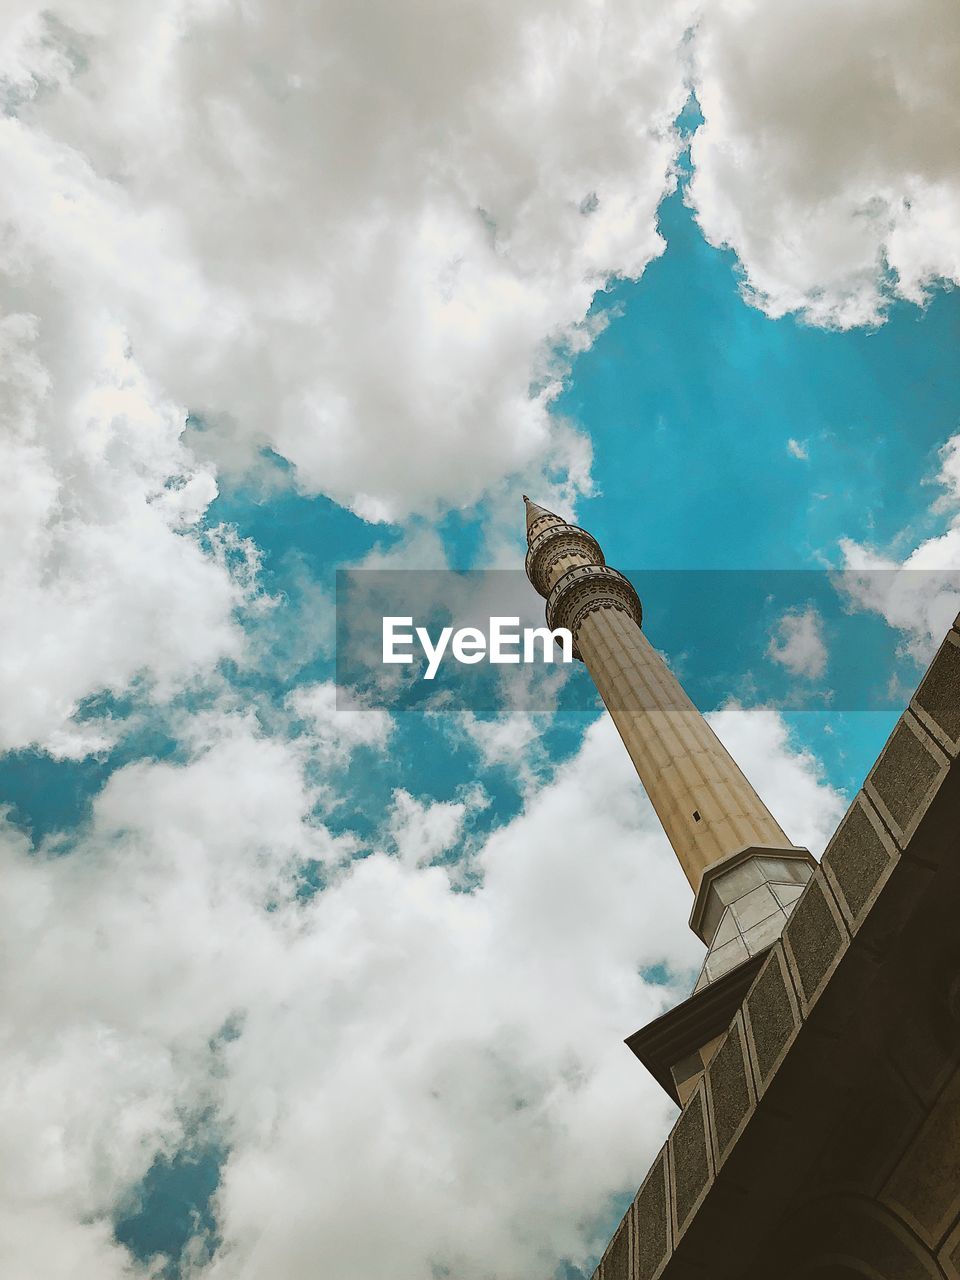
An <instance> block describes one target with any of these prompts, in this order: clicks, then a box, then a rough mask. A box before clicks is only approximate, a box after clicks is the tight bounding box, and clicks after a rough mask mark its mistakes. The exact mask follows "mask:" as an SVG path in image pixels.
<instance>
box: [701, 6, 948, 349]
mask: <svg viewBox="0 0 960 1280" xmlns="http://www.w3.org/2000/svg"><path fill="white" fill-rule="evenodd" d="M693 51H694V58H695V62H696V70H695V82H696V91H697V95H698V98H699V100H700V104H701V107H702V110H703V114H704V117H705V124H704V125H703V127H702V128H701V129H700V131H699V132H698V133H697V134H696V136H695V138H694V141H693V151H692V156H693V162H694V166H695V171H694V175H693V179H692V182H691V185H690V199H691V201H692V204H693V206H694V208H695V209H696V211H697V216H698V219H699V221H700V224H701V226H702V227H703V229H704V231H705V233H706V234H707V236H708V238H709V239H710V240H711V241H712V242H713V243H715V244H724V245H728V246H729V247H731V248H732V249H733V250H734V251H735V252H736V254H737V256H738V258H739V259H740V262H741V264H742V266H743V269H744V273H745V283H746V290H747V293H748V296H750V297H751V298H752V299H753V300H754V301H755V302H757V303H758V305H760V306H762V307H763V308H764V310H765V311H767V312H768V313H769V314H770V315H774V316H779V315H783V314H784V313H786V312H790V311H797V312H800V313H801V314H802V315H803V316H804V318H806V319H807V320H810V321H812V322H813V323H815V324H823V325H829V326H834V327H838V328H847V327H850V326H853V325H863V324H873V323H876V322H877V321H879V320H880V319H881V318H882V315H883V311H884V309H885V307H886V305H887V302H888V300H889V299H890V298H891V297H902V298H906V299H909V300H910V301H912V302H918V303H919V302H922V301H923V299H924V298H925V296H926V295H927V293H928V291H929V288H930V286H931V285H932V284H934V283H936V282H937V281H938V280H940V279H946V280H952V281H955V282H956V281H958V280H960V241H958V238H957V227H958V225H960V124H958V121H960V10H958V8H957V6H956V5H955V4H954V3H952V0H914V2H913V3H911V4H904V3H902V2H901V0H855V2H854V3H848V4H844V5H842V6H837V5H835V4H831V3H830V2H829V0H812V2H811V0H787V2H786V3H781V4H777V5H769V4H764V3H762V2H761V0H720V2H719V3H715V4H711V5H707V6H704V8H703V16H702V17H701V20H700V23H699V26H698V30H697V37H696V40H695V42H694V46H693Z"/></svg>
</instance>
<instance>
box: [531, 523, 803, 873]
mask: <svg viewBox="0 0 960 1280" xmlns="http://www.w3.org/2000/svg"><path fill="white" fill-rule="evenodd" d="M526 501H527V541H528V553H527V563H526V569H527V575H528V577H529V578H530V581H531V582H532V583H533V585H534V587H535V588H536V589H537V591H538V592H539V593H540V594H541V595H542V596H544V597H545V598H546V600H547V621H548V623H549V625H550V626H551V627H560V626H563V627H567V628H569V630H570V631H571V633H572V635H573V641H574V652H575V654H576V656H577V657H579V658H581V659H582V660H583V662H584V663H585V664H586V667H587V669H588V670H589V672H590V675H591V676H592V678H593V681H594V683H595V684H596V687H597V689H598V691H599V693H600V696H601V698H602V699H603V701H604V703H605V705H606V707H607V710H608V711H609V713H610V716H611V717H612V719H613V722H614V724H615V725H616V726H617V729H618V731H619V733H620V736H621V738H622V739H623V742H624V745H625V747H626V749H627V752H628V753H629V755H630V759H631V760H632V761H633V764H634V767H635V768H636V771H637V773H638V774H639V776H640V781H641V782H642V783H643V787H644V790H645V791H646V793H647V795H648V796H649V798H650V801H651V803H652V805H653V807H654V809H655V810H656V813H657V816H658V818H659V819H660V822H661V823H662V824H663V829H664V831H665V832H666V834H667V837H668V839H669V841H670V843H671V845H672V846H673V849H674V851H675V853H676V855H677V859H678V860H679V862H680V865H681V866H682V867H683V870H684V873H685V874H686V877H687V879H688V880H689V881H690V884H691V886H692V887H693V889H694V891H696V890H697V889H698V888H699V887H700V882H701V879H702V876H703V872H704V871H705V870H706V868H707V867H709V866H711V865H712V864H715V863H717V862H719V861H720V860H722V859H725V858H727V857H729V856H730V855H733V854H736V853H737V852H738V851H740V850H743V849H745V848H747V847H754V848H764V847H766V848H771V849H784V848H785V847H786V848H792V846H791V844H790V841H789V840H788V839H787V837H786V835H785V834H784V832H783V830H782V828H781V827H780V825H779V824H778V823H777V821H776V819H775V818H774V817H773V815H772V814H771V813H770V811H769V809H768V808H767V807H766V805H765V804H764V803H763V801H762V800H761V799H760V797H759V796H758V795H757V793H756V792H755V791H754V789H753V787H752V786H751V785H750V783H749V782H748V781H747V779H746V777H745V776H744V774H743V773H742V771H741V770H740V768H739V766H738V765H737V764H736V762H735V761H734V759H733V758H732V756H731V755H730V753H729V752H728V751H727V749H726V748H725V747H724V746H723V744H722V743H721V742H720V740H719V738H718V737H717V735H716V734H715V733H714V731H713V730H712V729H711V728H710V725H709V724H708V723H707V721H706V720H705V719H704V718H703V716H702V715H701V714H700V712H699V711H698V710H697V708H696V707H695V706H694V704H693V703H692V702H691V701H690V699H689V698H688V697H687V695H686V693H685V692H684V690H683V688H682V686H681V684H680V682H679V680H677V678H676V676H674V675H673V673H672V672H671V671H670V669H669V667H668V666H667V665H666V663H665V662H664V660H663V658H662V657H661V656H660V654H659V653H658V652H657V651H656V649H654V647H653V646H652V645H651V644H650V642H649V640H648V639H647V638H646V636H645V635H644V634H643V631H642V630H641V620H642V610H641V606H640V600H639V598H638V596H637V593H636V591H635V590H634V588H633V586H632V585H631V583H630V582H629V581H628V580H627V579H626V578H625V577H623V575H622V574H620V573H618V572H617V571H616V570H615V569H610V568H608V567H607V565H606V563H605V561H604V557H603V552H602V551H601V549H600V547H599V545H598V543H597V542H596V540H595V539H594V538H593V537H591V535H590V534H588V533H586V531H585V530H583V529H580V528H579V527H577V526H576V525H571V524H568V523H567V522H566V521H564V520H562V519H561V518H560V517H559V516H556V515H554V514H553V513H552V512H549V511H546V510H545V509H544V508H542V507H538V506H537V505H536V504H535V503H532V502H530V501H529V499H527V500H526Z"/></svg>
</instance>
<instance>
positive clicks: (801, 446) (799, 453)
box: [787, 436, 810, 462]
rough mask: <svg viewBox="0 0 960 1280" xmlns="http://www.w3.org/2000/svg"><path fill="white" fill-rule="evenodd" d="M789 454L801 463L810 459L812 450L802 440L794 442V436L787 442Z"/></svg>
mask: <svg viewBox="0 0 960 1280" xmlns="http://www.w3.org/2000/svg"><path fill="white" fill-rule="evenodd" d="M787 453H789V454H790V456H791V457H792V458H799V459H800V461H801V462H806V461H807V459H808V458H809V457H810V450H809V448H808V447H807V445H806V443H805V442H804V441H802V440H794V438H793V436H791V437H790V439H789V440H788V441H787Z"/></svg>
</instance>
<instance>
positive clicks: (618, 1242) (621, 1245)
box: [600, 1212, 631, 1280]
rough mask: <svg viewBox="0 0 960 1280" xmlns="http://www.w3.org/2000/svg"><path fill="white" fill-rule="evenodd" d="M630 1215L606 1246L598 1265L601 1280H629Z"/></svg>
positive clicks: (628, 1214)
mask: <svg viewBox="0 0 960 1280" xmlns="http://www.w3.org/2000/svg"><path fill="white" fill-rule="evenodd" d="M630 1217H631V1215H630V1213H629V1212H628V1213H627V1215H626V1217H625V1218H624V1219H623V1221H622V1222H621V1223H620V1227H619V1230H618V1231H617V1233H616V1235H615V1236H614V1237H613V1239H612V1240H611V1241H610V1243H609V1245H608V1246H607V1251H606V1253H605V1254H604V1255H603V1259H602V1261H601V1263H600V1270H601V1274H602V1276H603V1280H631V1275H630V1229H631V1222H630Z"/></svg>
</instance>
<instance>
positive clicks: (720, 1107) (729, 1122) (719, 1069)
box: [707, 1012, 757, 1169]
mask: <svg viewBox="0 0 960 1280" xmlns="http://www.w3.org/2000/svg"><path fill="white" fill-rule="evenodd" d="M756 1102H757V1091H756V1089H755V1088H754V1084H753V1076H752V1074H751V1071H750V1060H749V1058H748V1056H747V1033H746V1026H745V1024H744V1021H743V1013H742V1012H740V1013H738V1014H737V1016H736V1017H735V1018H734V1020H733V1022H732V1024H731V1026H730V1030H729V1031H728V1032H727V1034H726V1035H725V1036H724V1038H723V1040H722V1041H721V1043H720V1047H719V1048H718V1049H717V1051H716V1053H715V1054H714V1056H713V1060H712V1062H711V1063H710V1067H709V1069H708V1071H707V1106H708V1115H709V1118H710V1134H711V1138H712V1141H713V1155H714V1164H715V1167H716V1168H717V1169H720V1167H721V1166H722V1165H723V1162H724V1160H726V1158H727V1156H728V1155H729V1154H730V1152H731V1151H732V1150H733V1146H734V1144H735V1142H736V1141H737V1139H738V1138H739V1137H740V1134H741V1133H742V1132H743V1130H744V1128H745V1127H746V1124H747V1121H748V1120H749V1119H750V1115H751V1112H752V1111H753V1108H754V1107H755V1106H756Z"/></svg>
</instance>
